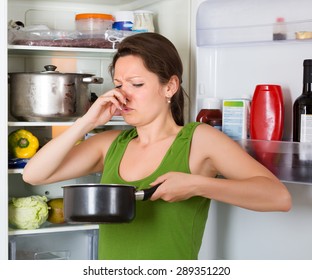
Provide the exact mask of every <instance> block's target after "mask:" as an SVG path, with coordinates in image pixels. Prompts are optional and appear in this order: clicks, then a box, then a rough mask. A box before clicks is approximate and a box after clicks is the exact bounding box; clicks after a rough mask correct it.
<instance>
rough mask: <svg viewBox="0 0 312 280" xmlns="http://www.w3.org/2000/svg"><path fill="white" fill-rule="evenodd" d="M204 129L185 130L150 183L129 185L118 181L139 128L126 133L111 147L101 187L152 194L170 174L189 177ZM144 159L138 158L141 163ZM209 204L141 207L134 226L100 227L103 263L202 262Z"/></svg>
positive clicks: (158, 203)
mask: <svg viewBox="0 0 312 280" xmlns="http://www.w3.org/2000/svg"><path fill="white" fill-rule="evenodd" d="M197 125H199V123H189V124H187V125H186V126H184V127H183V128H182V129H181V130H180V132H179V133H178V135H177V136H176V139H175V140H174V142H173V143H172V145H171V147H170V148H169V150H168V151H167V153H166V155H165V157H164V158H163V160H162V162H161V164H160V165H159V166H158V168H157V169H156V170H155V171H154V172H153V173H152V174H151V175H149V176H148V177H146V178H144V179H142V180H138V181H132V182H128V181H125V180H123V179H122V178H121V177H120V176H119V172H118V171H119V164H120V162H121V159H122V157H123V155H124V153H125V150H126V148H127V145H128V143H129V142H130V141H131V140H132V139H133V138H135V137H137V131H136V129H135V128H133V129H130V130H126V131H123V132H121V133H120V135H119V136H118V137H117V138H116V139H115V140H114V142H113V143H112V144H111V146H110V148H109V150H108V153H107V155H106V158H105V162H104V163H105V164H104V166H105V167H104V171H103V174H102V178H101V183H104V184H109V183H110V184H111V183H115V184H128V185H133V186H136V187H137V189H138V190H140V189H144V188H148V187H149V184H150V183H151V182H153V181H154V180H155V179H156V178H157V177H159V176H160V175H162V174H165V173H167V172H169V171H177V172H184V173H190V168H189V154H190V146H191V141H192V136H193V132H194V130H195V128H196V127H197ZM138 158H139V157H138ZM209 205H210V200H209V199H207V198H203V197H192V198H190V199H188V200H185V201H179V202H173V203H169V202H165V201H163V200H157V201H150V200H147V201H136V216H135V218H134V220H133V221H131V222H130V223H120V224H101V225H100V226H99V246H98V258H99V259H109V260H144V259H145V260H169V259H172V260H182V259H197V256H198V252H199V249H200V246H201V241H202V236H203V232H204V229H205V224H206V219H207V216H208V209H209Z"/></svg>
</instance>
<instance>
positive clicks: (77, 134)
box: [23, 90, 125, 185]
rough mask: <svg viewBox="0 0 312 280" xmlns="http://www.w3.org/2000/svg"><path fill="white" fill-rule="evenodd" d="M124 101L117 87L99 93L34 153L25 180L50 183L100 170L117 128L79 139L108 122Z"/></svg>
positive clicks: (24, 175) (24, 174)
mask: <svg viewBox="0 0 312 280" xmlns="http://www.w3.org/2000/svg"><path fill="white" fill-rule="evenodd" d="M122 102H125V98H124V96H123V95H122V94H121V93H120V92H119V91H116V90H111V91H109V92H107V93H106V94H105V95H102V96H100V97H99V98H98V99H97V100H96V101H95V103H94V104H93V105H92V106H91V108H90V109H89V111H88V112H87V113H86V114H85V115H84V116H83V117H81V118H79V119H78V120H77V121H75V122H74V124H73V125H72V126H70V127H69V128H68V129H67V130H65V131H64V132H63V133H62V134H61V135H59V136H58V137H56V138H54V139H52V140H51V141H49V142H48V143H47V144H46V145H44V146H43V147H42V148H41V149H40V150H39V151H38V152H37V153H36V154H35V156H34V157H32V159H31V160H30V161H29V162H28V163H27V165H26V166H25V168H24V171H23V180H24V181H25V182H28V183H30V184H33V185H39V184H48V183H53V182H57V181H63V180H67V179H71V178H77V177H80V176H84V175H87V174H90V173H94V172H97V171H100V170H101V169H102V168H103V159H104V154H105V152H106V150H107V149H108V147H109V145H110V143H111V142H112V141H113V139H114V138H115V137H116V136H117V133H118V131H107V132H105V133H101V134H100V135H96V136H93V137H91V138H89V139H88V140H86V141H83V142H82V143H81V144H79V145H76V143H77V141H78V140H79V139H81V138H83V137H84V135H85V134H86V133H88V132H89V131H91V130H92V129H94V128H96V127H97V126H99V125H103V124H105V123H107V122H108V121H109V120H110V119H111V118H112V116H113V115H114V113H115V112H116V110H118V109H120V108H121V103H122Z"/></svg>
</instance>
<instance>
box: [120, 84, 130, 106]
mask: <svg viewBox="0 0 312 280" xmlns="http://www.w3.org/2000/svg"><path fill="white" fill-rule="evenodd" d="M119 89H120V90H121V92H122V94H123V95H124V97H125V98H126V101H127V102H129V101H130V96H131V94H130V92H129V90H127V88H126V87H125V86H124V85H122V86H121V87H120V88H119Z"/></svg>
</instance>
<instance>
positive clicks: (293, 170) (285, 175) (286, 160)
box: [237, 139, 312, 184]
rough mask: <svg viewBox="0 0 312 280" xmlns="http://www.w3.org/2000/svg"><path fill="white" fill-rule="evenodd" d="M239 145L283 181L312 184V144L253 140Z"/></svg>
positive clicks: (242, 141) (241, 141)
mask: <svg viewBox="0 0 312 280" xmlns="http://www.w3.org/2000/svg"><path fill="white" fill-rule="evenodd" d="M237 143H238V144H240V145H241V147H242V148H243V149H244V150H246V151H247V152H248V153H249V154H250V155H251V156H252V157H253V158H255V159H256V160H258V161H259V162H260V163H261V164H263V165H264V166H266V167H267V168H268V169H269V170H270V171H271V172H272V173H273V174H275V175H276V176H277V177H278V178H279V179H280V180H281V181H283V182H289V183H298V184H311V183H312V172H311V170H312V143H298V142H286V141H264V140H251V139H244V140H239V141H237Z"/></svg>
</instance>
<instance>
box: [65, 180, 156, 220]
mask: <svg viewBox="0 0 312 280" xmlns="http://www.w3.org/2000/svg"><path fill="white" fill-rule="evenodd" d="M158 186H159V185H156V186H154V187H151V188H149V189H145V190H140V191H136V187H134V186H130V185H118V184H73V185H67V186H63V204H64V205H63V206H64V208H63V210H64V219H65V221H66V222H68V223H126V222H131V221H132V220H133V219H134V217H135V210H136V200H147V199H149V198H150V197H151V196H152V195H153V193H154V192H155V191H156V189H157V188H158Z"/></svg>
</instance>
